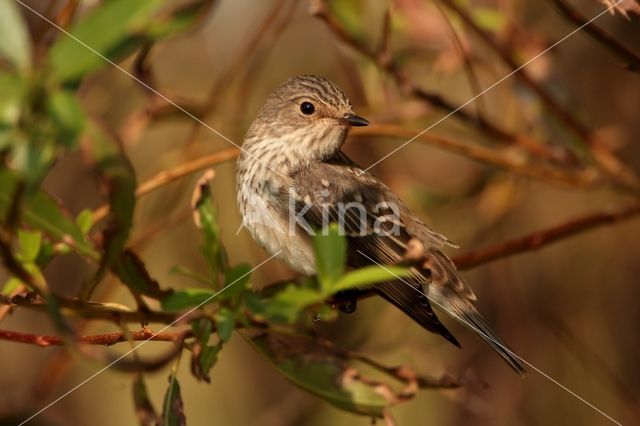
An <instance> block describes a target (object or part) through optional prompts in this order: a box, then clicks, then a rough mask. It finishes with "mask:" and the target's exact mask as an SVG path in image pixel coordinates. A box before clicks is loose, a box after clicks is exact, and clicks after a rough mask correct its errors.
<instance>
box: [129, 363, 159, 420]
mask: <svg viewBox="0 0 640 426" xmlns="http://www.w3.org/2000/svg"><path fill="white" fill-rule="evenodd" d="M133 404H134V406H135V409H136V416H137V417H138V421H139V422H140V425H141V426H147V425H155V424H157V423H158V422H159V420H160V418H159V417H158V414H157V412H156V409H155V408H154V407H153V403H152V402H151V399H149V392H148V391H147V385H146V384H145V382H144V379H143V377H142V375H141V374H137V375H136V376H135V378H134V380H133Z"/></svg>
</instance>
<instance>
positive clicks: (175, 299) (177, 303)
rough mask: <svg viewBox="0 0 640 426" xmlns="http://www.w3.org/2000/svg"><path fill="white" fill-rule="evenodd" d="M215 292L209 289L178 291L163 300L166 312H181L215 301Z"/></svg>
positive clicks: (163, 307)
mask: <svg viewBox="0 0 640 426" xmlns="http://www.w3.org/2000/svg"><path fill="white" fill-rule="evenodd" d="M214 295H215V292H214V291H213V290H211V289H208V288H188V289H185V290H179V291H176V292H174V293H172V294H170V295H168V296H166V297H165V298H164V299H163V300H162V309H164V310H165V311H181V310H185V309H189V308H193V307H194V306H201V305H204V304H207V303H212V302H214V301H215V297H213V296H214Z"/></svg>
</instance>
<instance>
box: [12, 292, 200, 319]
mask: <svg viewBox="0 0 640 426" xmlns="http://www.w3.org/2000/svg"><path fill="white" fill-rule="evenodd" d="M56 301H57V302H58V304H59V305H60V306H61V307H62V308H63V311H64V312H63V313H64V314H70V315H74V316H78V317H82V318H86V319H102V320H106V321H111V322H114V323H116V324H120V323H126V322H132V323H144V324H146V323H162V324H173V323H174V322H175V321H176V320H177V319H180V318H181V315H180V314H179V313H171V312H159V311H152V310H148V311H134V310H128V309H123V308H119V307H115V306H113V304H103V303H96V302H83V301H82V300H80V299H76V298H68V297H63V296H57V297H56ZM0 305H9V306H20V307H23V308H28V309H33V310H36V311H43V312H44V311H46V309H47V305H46V303H45V302H44V301H43V300H42V299H41V298H39V297H36V298H33V297H31V296H30V295H27V296H24V297H23V296H20V295H18V296H14V297H7V296H4V295H0ZM196 315H199V314H198V313H196ZM192 318H193V317H190V318H184V321H185V322H186V321H188V320H190V319H192Z"/></svg>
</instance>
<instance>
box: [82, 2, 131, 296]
mask: <svg viewBox="0 0 640 426" xmlns="http://www.w3.org/2000/svg"><path fill="white" fill-rule="evenodd" d="M109 4H111V3H109ZM87 135H88V137H89V139H90V141H91V142H90V143H87V144H83V148H84V149H85V152H86V155H87V157H89V158H90V159H91V160H92V161H93V162H94V163H95V167H96V169H97V171H98V173H99V175H100V177H101V179H102V180H103V181H104V182H105V186H106V187H107V188H108V191H109V216H108V218H107V226H106V228H105V230H104V238H103V240H104V243H103V255H102V259H101V260H100V266H99V268H98V270H97V271H96V273H95V276H94V279H93V281H92V282H89V284H88V285H87V286H85V288H84V289H83V298H84V299H88V298H89V296H90V295H91V293H92V292H93V289H94V287H95V285H96V284H97V283H98V282H99V281H100V280H101V279H102V277H103V276H104V274H105V273H106V272H107V270H108V269H109V268H110V267H111V266H112V265H114V264H115V263H116V262H117V261H118V260H119V259H120V257H121V254H122V252H123V249H124V247H125V245H126V242H127V239H128V238H129V231H130V229H131V225H132V223H133V212H134V209H135V204H136V196H135V191H136V177H135V173H134V171H133V166H132V165H131V163H130V162H129V160H128V159H127V157H126V156H125V155H124V153H123V152H122V148H121V147H120V145H119V144H118V141H117V140H116V139H115V137H114V136H112V135H110V134H109V133H108V132H107V131H106V130H105V129H103V128H102V127H100V126H99V125H97V124H96V123H91V125H90V126H88V128H87ZM116 272H117V271H116Z"/></svg>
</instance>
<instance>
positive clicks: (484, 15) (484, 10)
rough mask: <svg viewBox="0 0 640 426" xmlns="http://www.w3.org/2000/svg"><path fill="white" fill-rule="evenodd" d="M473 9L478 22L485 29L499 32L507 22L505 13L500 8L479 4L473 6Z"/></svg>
mask: <svg viewBox="0 0 640 426" xmlns="http://www.w3.org/2000/svg"><path fill="white" fill-rule="evenodd" d="M471 10H472V11H473V17H474V18H475V21H476V23H477V24H478V26H479V27H480V28H482V29H484V30H488V31H492V32H497V31H499V30H500V29H501V28H503V27H504V25H505V23H506V22H507V18H506V16H505V14H504V13H503V12H501V11H500V10H497V9H492V8H488V7H478V6H475V7H473V8H471Z"/></svg>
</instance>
